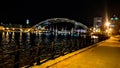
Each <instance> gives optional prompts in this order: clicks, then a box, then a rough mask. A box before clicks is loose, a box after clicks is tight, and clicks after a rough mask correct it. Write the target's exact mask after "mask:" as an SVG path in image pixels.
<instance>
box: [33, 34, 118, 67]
mask: <svg viewBox="0 0 120 68" xmlns="http://www.w3.org/2000/svg"><path fill="white" fill-rule="evenodd" d="M32 68H120V36H114V37H111V38H110V39H108V40H105V41H103V42H100V43H97V44H94V45H92V46H89V47H87V48H83V49H81V50H78V51H76V52H73V53H70V54H67V55H65V56H61V57H59V58H56V59H54V60H49V61H47V62H46V63H43V64H41V65H39V66H33V67H32Z"/></svg>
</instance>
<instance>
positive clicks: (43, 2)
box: [0, 0, 120, 26]
mask: <svg viewBox="0 0 120 68" xmlns="http://www.w3.org/2000/svg"><path fill="white" fill-rule="evenodd" d="M119 6H120V5H119V2H117V1H115V0H108V1H107V0H16V1H12V0H7V1H6V0H4V1H2V2H0V22H3V23H21V24H23V23H25V20H26V19H29V20H30V23H31V24H36V23H38V22H40V21H43V20H46V19H48V18H55V17H62V18H70V19H74V20H77V21H80V22H82V23H83V24H86V25H88V26H90V25H92V22H93V18H94V17H96V16H102V17H104V15H105V8H106V7H107V10H108V12H109V15H111V16H112V15H113V14H116V15H119V14H120V12H119V10H120V8H119Z"/></svg>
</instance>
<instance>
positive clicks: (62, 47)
mask: <svg viewBox="0 0 120 68" xmlns="http://www.w3.org/2000/svg"><path fill="white" fill-rule="evenodd" d="M60 37H61V36H60ZM107 38H108V37H106V36H103V35H101V36H98V38H91V36H86V38H85V37H82V36H79V37H67V36H66V37H65V38H62V37H61V39H56V40H55V39H54V41H51V42H50V41H47V42H44V40H39V39H36V40H38V41H37V42H36V43H37V44H36V45H31V46H26V45H27V44H26V45H17V44H15V42H14V41H11V43H9V44H5V43H4V44H2V43H1V46H0V68H19V67H23V66H24V67H30V66H33V65H34V64H35V65H40V64H42V63H44V62H46V61H47V60H52V59H55V58H57V57H59V56H63V55H65V54H68V53H71V52H74V51H77V50H79V49H82V48H85V47H87V46H90V45H92V44H95V43H98V42H100V41H103V40H105V39H107ZM50 39H51V40H52V38H51V37H50ZM33 41H34V40H33ZM40 42H42V43H40ZM25 43H26V42H25ZM2 45H4V47H3V46H2ZM28 45H29V43H28Z"/></svg>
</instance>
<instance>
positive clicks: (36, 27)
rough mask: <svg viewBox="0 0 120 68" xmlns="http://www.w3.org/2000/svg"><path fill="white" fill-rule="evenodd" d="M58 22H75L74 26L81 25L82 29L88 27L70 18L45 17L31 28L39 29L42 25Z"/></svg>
mask: <svg viewBox="0 0 120 68" xmlns="http://www.w3.org/2000/svg"><path fill="white" fill-rule="evenodd" d="M58 22H68V23H73V24H75V26H81V27H82V28H83V29H88V27H87V26H86V25H84V24H82V23H80V22H77V21H75V20H71V19H68V18H51V19H47V20H45V21H41V22H39V23H38V24H36V25H34V26H33V27H32V28H31V29H33V30H39V29H41V28H43V27H46V26H48V25H50V24H52V23H58Z"/></svg>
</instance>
